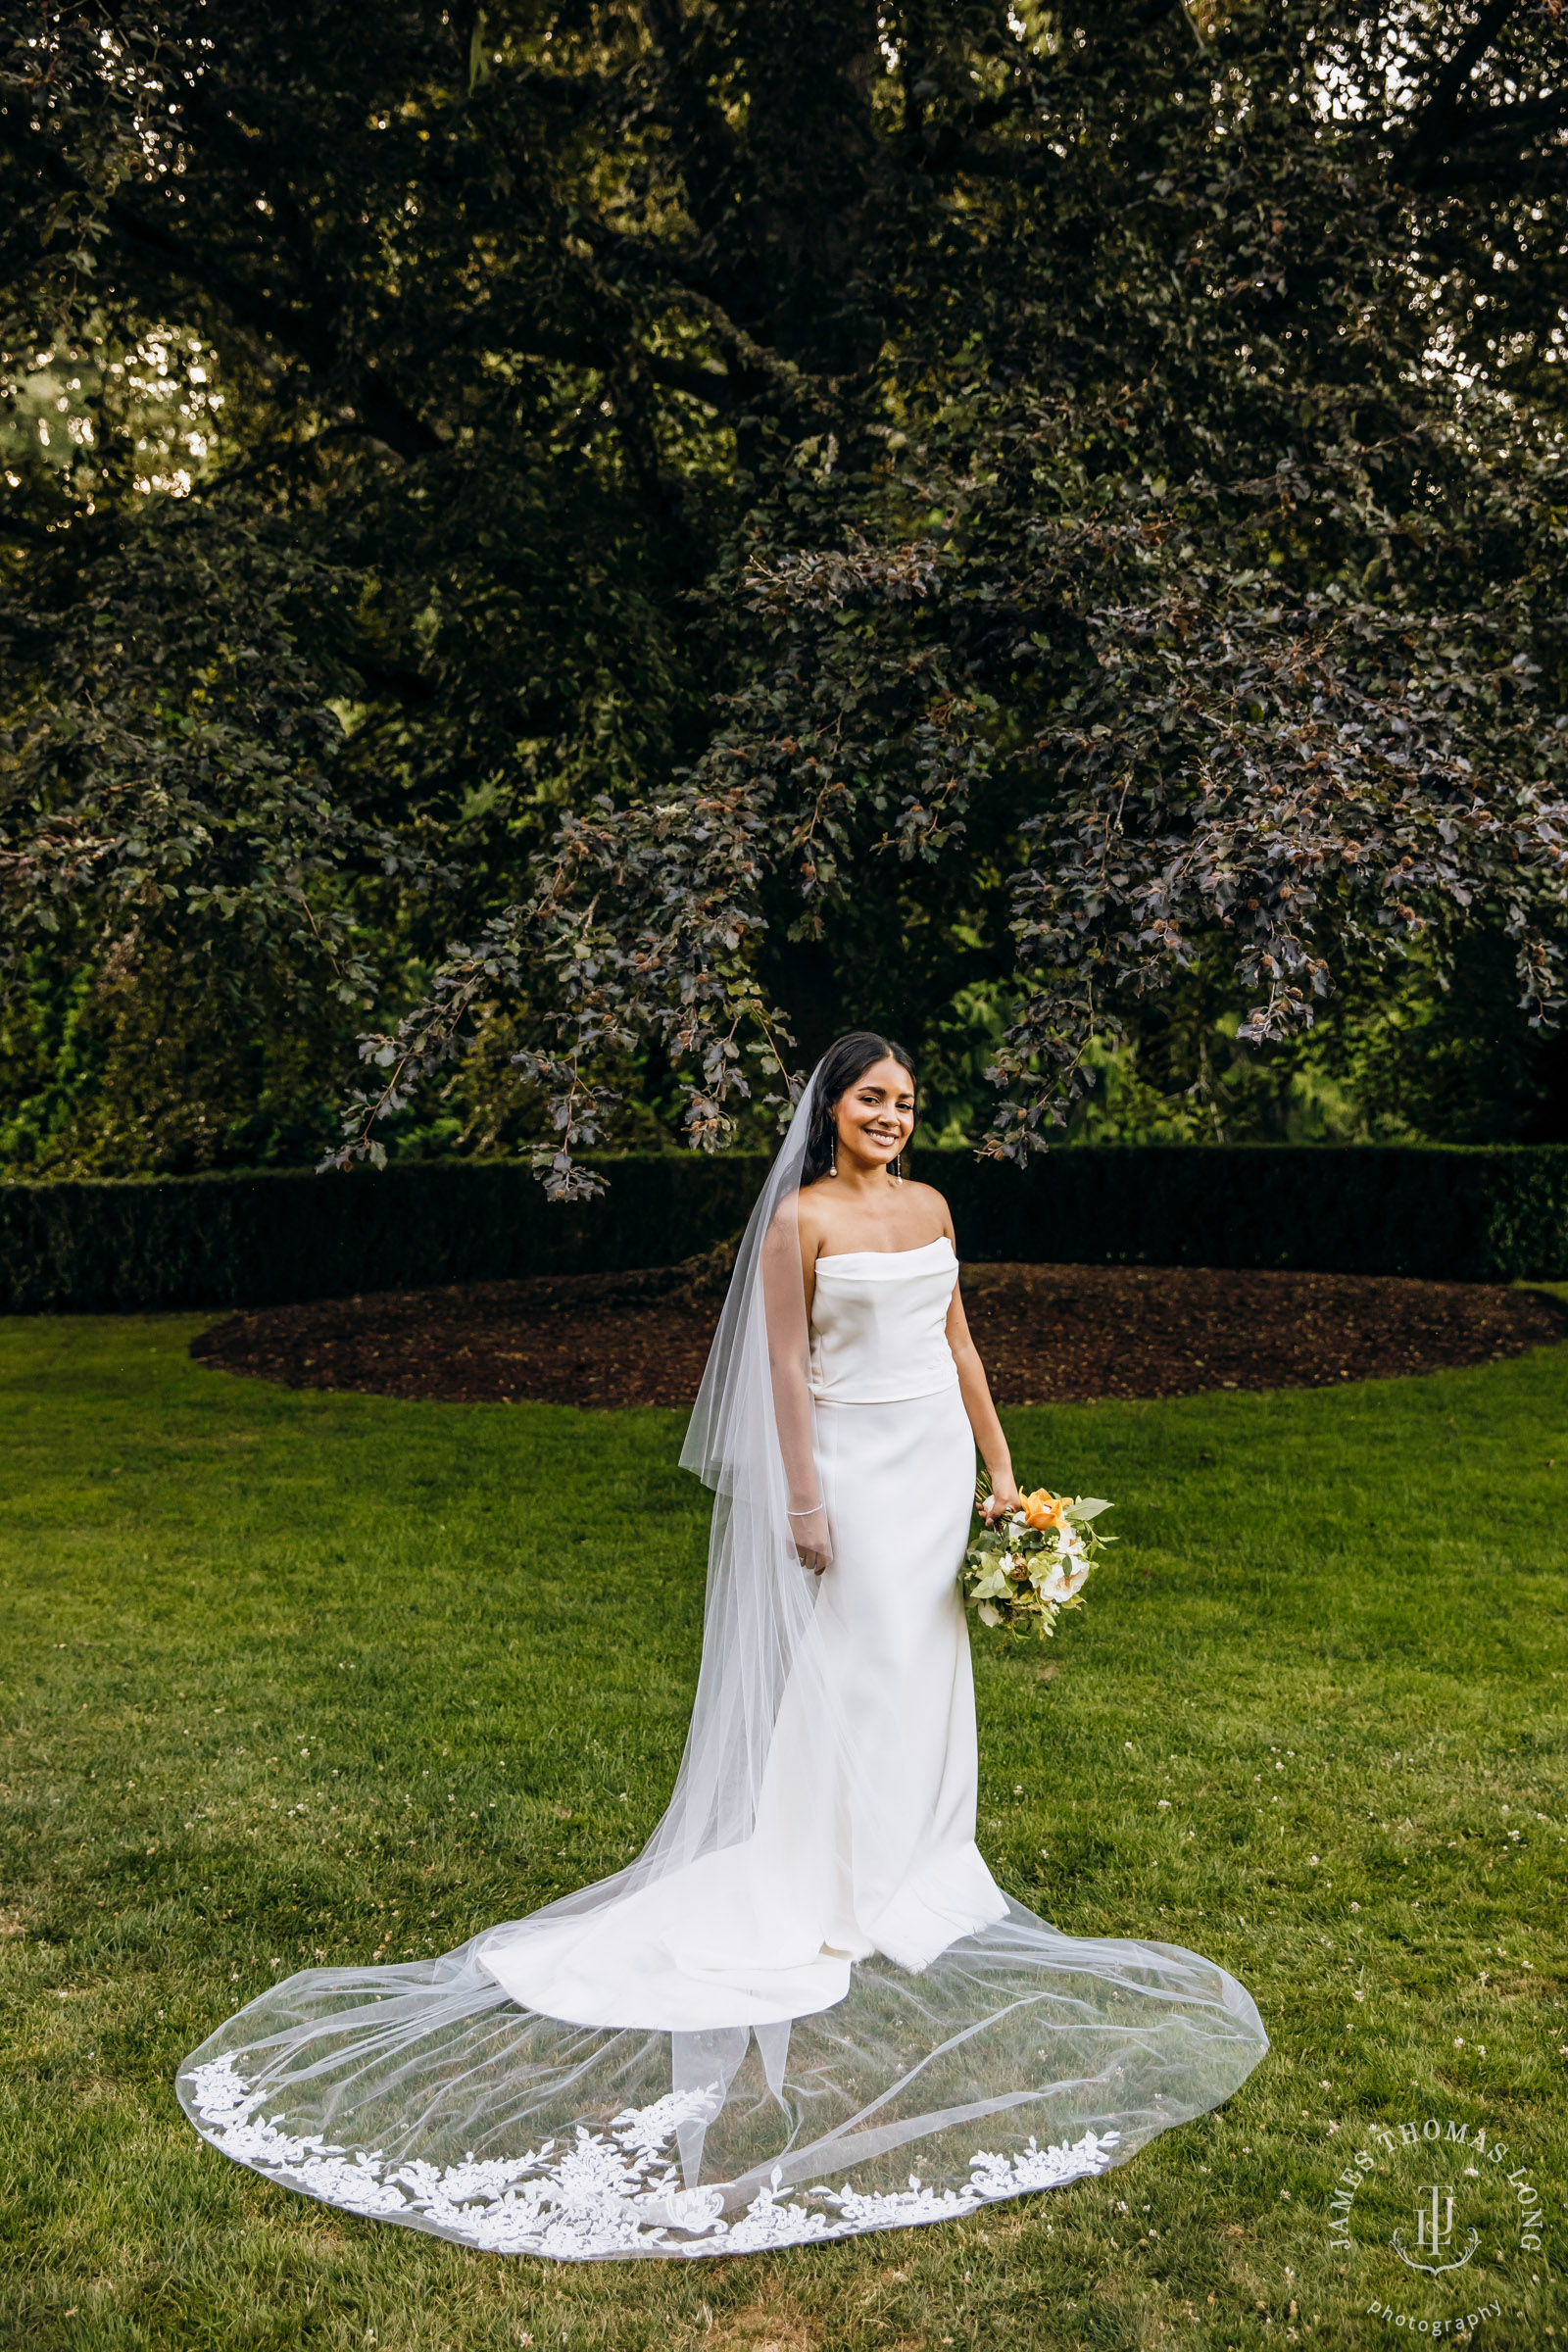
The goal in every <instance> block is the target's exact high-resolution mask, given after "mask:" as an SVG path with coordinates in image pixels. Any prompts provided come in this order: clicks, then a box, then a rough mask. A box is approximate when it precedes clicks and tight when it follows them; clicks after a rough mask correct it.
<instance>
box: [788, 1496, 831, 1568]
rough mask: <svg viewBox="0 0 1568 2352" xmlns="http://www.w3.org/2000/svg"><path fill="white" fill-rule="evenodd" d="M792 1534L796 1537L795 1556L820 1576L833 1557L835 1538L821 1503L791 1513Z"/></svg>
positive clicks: (804, 1566)
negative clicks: (808, 1508)
mask: <svg viewBox="0 0 1568 2352" xmlns="http://www.w3.org/2000/svg"><path fill="white" fill-rule="evenodd" d="M790 1534H791V1535H792V1536H793V1537H794V1539H795V1556H796V1558H797V1559H798V1560H799V1561H800V1563H801V1566H802V1567H803V1568H809V1569H810V1571H811V1574H812V1575H813V1576H820V1575H821V1573H822V1571H823V1569H824V1568H826V1567H827V1566H828V1565H829V1563H830V1561H831V1560H832V1557H833V1539H832V1537H831V1536H830V1535H829V1534H828V1526H827V1513H826V1511H825V1510H824V1509H823V1508H822V1505H821V1504H820V1503H817V1504H815V1505H814V1507H813V1508H812V1509H810V1510H807V1511H792V1512H791V1513H790Z"/></svg>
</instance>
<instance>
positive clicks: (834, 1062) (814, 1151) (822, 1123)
mask: <svg viewBox="0 0 1568 2352" xmlns="http://www.w3.org/2000/svg"><path fill="white" fill-rule="evenodd" d="M878 1061H896V1062H897V1063H898V1065H899V1067H900V1069H901V1070H907V1071H908V1073H909V1084H910V1086H911V1088H912V1087H913V1085H914V1082H915V1080H914V1064H913V1062H912V1061H911V1060H910V1059H909V1056H908V1055H907V1054H906V1052H905V1051H904V1048H903V1047H902V1046H896V1045H895V1044H894V1042H893V1040H892V1038H891V1037H877V1036H875V1035H874V1034H873V1032H872V1031H871V1030H869V1029H852V1030H851V1031H850V1034H849V1036H848V1037H841V1038H839V1039H837V1040H836V1041H835V1042H834V1044H832V1045H831V1046H829V1048H828V1050H827V1052H826V1053H825V1054H823V1056H822V1059H821V1062H820V1064H819V1065H818V1068H817V1073H816V1099H815V1101H814V1102H813V1103H812V1104H811V1125H810V1130H809V1134H808V1135H807V1138H806V1160H805V1163H804V1165H803V1167H802V1169H801V1182H802V1183H803V1184H814V1183H815V1182H816V1180H817V1178H818V1177H819V1176H825V1175H826V1174H827V1172H828V1170H829V1168H830V1167H831V1166H832V1165H833V1154H834V1152H835V1150H836V1148H837V1145H838V1127H837V1125H836V1123H835V1121H834V1117H833V1113H834V1112H835V1111H836V1110H837V1108H838V1106H839V1104H840V1103H841V1102H842V1101H843V1099H844V1097H845V1096H846V1095H847V1094H848V1093H849V1091H850V1089H851V1087H852V1086H854V1085H855V1083H856V1081H857V1079H859V1078H863V1077H864V1076H865V1073H866V1071H867V1070H868V1069H870V1067H871V1065H872V1063H873V1062H878Z"/></svg>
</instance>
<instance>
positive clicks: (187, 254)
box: [0, 123, 442, 458]
mask: <svg viewBox="0 0 1568 2352" xmlns="http://www.w3.org/2000/svg"><path fill="white" fill-rule="evenodd" d="M0 139H3V140H4V142H5V144H6V145H8V146H9V147H10V148H11V149H12V150H13V151H14V152H15V153H17V154H18V155H20V156H21V157H22V158H23V160H24V161H30V162H32V163H34V164H35V165H36V166H37V167H38V168H40V169H41V170H42V172H43V173H44V174H45V176H46V177H47V178H48V179H50V180H51V181H52V182H53V183H54V185H55V186H56V187H58V188H63V189H68V190H69V191H70V192H71V193H72V194H73V195H76V196H89V197H90V196H91V195H92V194H93V191H92V190H91V189H90V188H89V187H88V184H87V182H86V181H85V180H84V179H83V178H82V177H81V176H80V174H79V173H78V172H73V170H72V168H71V166H70V165H69V164H68V163H67V162H66V160H65V158H64V156H62V155H61V154H59V152H58V151H57V150H56V149H55V148H53V147H51V146H49V145H48V144H47V143H46V142H45V141H43V140H41V139H33V138H29V137H27V136H26V135H25V134H19V133H18V132H17V131H16V130H15V129H14V128H13V127H12V126H11V125H10V124H9V123H7V124H5V125H4V126H3V127H0ZM102 209H103V218H104V220H105V221H106V223H107V225H108V227H109V229H110V231H111V233H112V235H113V237H114V241H115V243H116V244H117V245H119V246H120V247H121V249H122V251H123V252H125V253H129V254H132V255H134V256H135V257H136V259H137V260H139V261H142V262H144V263H147V264H150V265H151V266H152V268H154V269H155V270H158V271H160V272H161V273H162V274H163V275H165V276H167V277H175V278H179V279H182V280H183V281H184V282H185V283H186V284H187V285H193V286H196V287H199V288H200V290H201V291H202V292H203V293H205V294H209V295H211V297H212V298H213V300H214V301H215V302H217V303H219V304H221V307H222V308H223V309H224V310H225V311H226V312H227V313H228V315H229V317H230V318H231V319H234V320H235V321H236V322H237V323H238V324H240V325H242V326H248V327H250V328H252V329H253V331H255V332H256V333H258V334H261V335H272V336H274V337H275V338H276V339H277V341H278V342H280V343H282V344H283V345H284V346H285V347H286V348H287V349H288V350H290V351H292V352H294V353H295V354H296V355H297V356H298V357H299V358H300V359H302V360H303V361H304V362H305V364H306V366H307V367H309V368H312V369H314V370H315V371H316V372H317V373H319V374H321V375H324V376H328V377H331V376H336V377H337V378H339V379H340V380H341V379H343V378H345V377H346V378H348V379H349V381H350V383H351V384H352V385H353V386H354V387H355V389H356V390H357V393H358V403H357V405H358V407H359V410H360V414H361V417H362V418H363V420H364V422H365V425H366V427H367V429H368V431H369V432H370V433H371V434H372V435H373V437H374V438H375V439H376V440H378V441H384V442H385V443H386V444H387V446H388V448H389V449H395V450H396V451H397V452H398V454H399V456H400V457H405V458H419V457H428V456H429V455H430V454H431V452H432V451H434V450H437V449H440V448H441V446H442V443H441V439H440V436H439V435H438V434H437V433H436V432H435V431H434V429H433V428H432V427H431V426H430V425H429V424H427V423H426V422H425V420H424V418H423V417H420V416H419V415H418V414H417V411H416V410H414V409H411V408H410V407H409V405H408V403H407V402H406V401H404V400H403V399H401V398H400V396H399V395H398V394H397V392H395V391H394V390H393V388H392V386H391V384H390V383H389V382H388V381H387V379H386V377H385V376H384V375H383V374H382V373H381V371H380V369H379V368H374V367H371V366H368V365H367V364H366V363H364V362H359V361H356V360H354V359H353V358H352V356H351V355H350V354H349V352H348V351H347V350H346V349H345V347H344V344H343V341H342V338H341V337H340V335H339V334H338V333H337V331H336V329H335V328H334V327H332V326H331V325H329V324H328V323H327V321H326V320H325V319H323V318H322V317H321V316H320V314H319V312H314V311H306V310H297V309H293V308H291V307H290V306H289V305H287V304H285V303H280V302H277V301H274V300H273V299H272V297H271V296H270V295H268V294H263V293H261V292H260V291H259V290H258V289H257V288H256V287H255V286H252V285H249V284H247V282H246V281H245V279H244V278H242V277H238V276H236V275H235V273H234V271H233V270H230V269H228V268H227V267H226V265H224V264H223V263H221V262H218V261H214V260H212V259H210V258H209V257H207V256H206V255H203V254H201V253H198V252H197V251H196V249H195V247H194V246H191V245H189V244H187V243H186V242H185V240H184V239H183V238H182V237H177V236H175V235H174V233H173V231H172V229H168V228H166V227H164V225H163V224H162V222H161V221H152V220H149V219H148V218H147V217H146V216H145V215H144V214H142V213H139V212H138V211H137V210H136V209H135V207H134V206H133V205H130V204H127V203H126V202H125V200H124V198H123V197H121V196H111V197H110V198H109V199H108V200H107V202H106V203H104V205H103V208H102Z"/></svg>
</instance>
